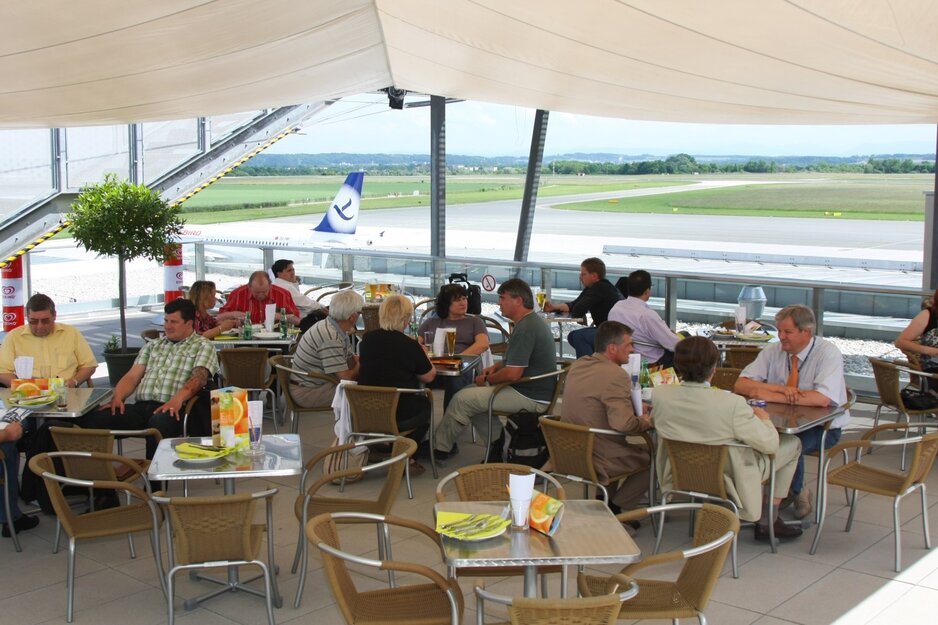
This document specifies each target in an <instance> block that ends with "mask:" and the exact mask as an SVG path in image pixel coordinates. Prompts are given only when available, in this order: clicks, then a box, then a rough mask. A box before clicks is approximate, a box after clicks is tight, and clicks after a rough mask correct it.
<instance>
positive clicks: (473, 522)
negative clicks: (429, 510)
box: [436, 512, 511, 540]
mask: <svg viewBox="0 0 938 625" xmlns="http://www.w3.org/2000/svg"><path fill="white" fill-rule="evenodd" d="M509 525H511V521H510V520H509V519H503V518H502V517H500V516H497V515H494V514H471V513H469V512H439V513H438V514H437V515H436V531H437V533H438V534H441V535H442V536H448V537H450V538H456V539H459V540H482V539H484V538H489V537H492V536H498V535H499V534H501V533H502V532H503V531H505V528H506V527H508V526H509Z"/></svg>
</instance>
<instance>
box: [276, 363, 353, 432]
mask: <svg viewBox="0 0 938 625" xmlns="http://www.w3.org/2000/svg"><path fill="white" fill-rule="evenodd" d="M269 362H270V366H271V367H273V370H274V371H276V373H277V384H278V385H279V386H280V392H281V393H283V399H284V412H285V413H286V412H289V413H290V418H291V419H292V424H291V426H290V431H291V432H293V433H294V434H296V433H297V431H298V430H299V428H300V415H301V414H304V413H313V412H332V403H331V402H330V403H329V405H328V406H326V405H323V406H311V407H309V408H304V407H303V406H300V405H299V404H298V403H296V400H295V399H293V394H292V393H291V391H290V375H291V374H295V375H301V376H306V377H309V378H315V379H317V380H323V381H325V382H329V383H330V384H334V385H338V384H339V378H337V377H335V376H333V375H327V374H325V373H317V372H315V371H300V370H299V369H292V368H290V367H289V366H287V363H286V359H285V358H284V356H283V355H281V354H278V355H276V356H271V358H270V361H269Z"/></svg>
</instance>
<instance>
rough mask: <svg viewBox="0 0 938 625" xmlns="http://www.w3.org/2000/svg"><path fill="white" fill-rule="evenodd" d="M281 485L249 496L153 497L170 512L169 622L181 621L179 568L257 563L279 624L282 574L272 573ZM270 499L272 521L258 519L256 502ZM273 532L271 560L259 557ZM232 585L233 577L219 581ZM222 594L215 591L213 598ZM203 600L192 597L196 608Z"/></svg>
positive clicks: (191, 603) (271, 614) (269, 618)
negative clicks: (177, 612) (177, 595)
mask: <svg viewBox="0 0 938 625" xmlns="http://www.w3.org/2000/svg"><path fill="white" fill-rule="evenodd" d="M275 494H277V489H276V488H272V489H270V490H265V491H263V492H259V493H253V494H250V493H247V494H243V495H238V494H236V495H221V496H216V497H172V498H167V497H153V501H154V502H155V503H157V504H159V505H160V506H161V507H163V508H164V509H165V511H166V518H167V522H166V544H167V554H168V557H169V571H167V573H166V601H167V615H168V622H169V625H173V621H174V620H175V605H174V601H173V599H174V598H175V597H174V595H175V592H174V591H175V577H176V573H178V572H179V571H192V570H194V569H212V568H218V567H219V566H229V567H230V566H248V565H253V566H256V567H258V568H259V569H260V570H261V573H262V576H263V578H264V599H265V600H266V602H267V622H268V624H269V625H274V611H273V605H276V606H277V607H280V605H281V604H282V600H281V599H280V594H279V591H278V590H277V578H276V576H275V575H271V569H274V568H275V565H274V536H273V530H274V523H273V517H274V513H273V499H274V495H275ZM260 499H263V500H264V501H265V503H266V508H267V515H266V523H264V524H257V523H253V522H252V521H253V518H254V503H255V502H256V501H258V500H260ZM265 532H266V533H267V563H266V564H265V563H264V562H263V561H262V560H259V559H258V558H257V555H258V552H259V551H260V546H261V540H262V539H263V535H264V533H265ZM199 579H208V580H209V581H213V582H215V583H219V584H223V585H224V586H226V588H225V589H224V590H227V586H228V581H227V580H225V581H216V580H213V579H210V578H201V577H200V578H199ZM216 594H218V593H210V594H208V595H206V596H205V597H203V598H204V599H207V598H209V597H213V596H215V595H216ZM199 601H200V599H190V600H188V601H186V608H187V609H191V607H194V606H195V605H197V604H198V603H199Z"/></svg>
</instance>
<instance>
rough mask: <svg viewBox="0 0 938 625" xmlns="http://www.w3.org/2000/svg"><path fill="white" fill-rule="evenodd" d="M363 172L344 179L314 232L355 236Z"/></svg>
mask: <svg viewBox="0 0 938 625" xmlns="http://www.w3.org/2000/svg"><path fill="white" fill-rule="evenodd" d="M364 178H365V172H362V171H353V172H351V173H349V175H348V178H346V179H345V184H343V185H342V188H341V189H339V192H338V193H337V194H336V196H335V199H334V200H332V205H331V206H330V207H329V210H327V211H326V214H325V215H324V216H323V218H322V221H321V222H319V225H318V226H316V227H315V228H313V230H314V231H315V232H333V233H336V234H355V228H356V227H357V226H358V212H359V210H360V208H361V199H362V181H363V180H364Z"/></svg>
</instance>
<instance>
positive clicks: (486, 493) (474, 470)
mask: <svg viewBox="0 0 938 625" xmlns="http://www.w3.org/2000/svg"><path fill="white" fill-rule="evenodd" d="M512 473H514V474H516V475H527V474H528V473H534V474H535V475H537V477H536V478H535V480H537V479H538V478H540V479H544V480H547V482H548V483H550V484H551V485H552V486H553V489H554V491H555V492H554V493H553V494H552V495H551V496H552V497H554V498H556V499H566V498H567V494H566V491H564V489H563V487H562V486H561V485H560V482H558V481H557V480H556V479H555V478H554V477H553V476H551V475H548V474H546V473H544V472H543V471H540V470H539V469H534V468H532V467H529V466H526V465H523V464H511V463H508V462H492V463H489V464H473V465H469V466H465V467H462V468H461V469H459V470H457V471H455V472H453V473H450V474H449V475H448V476H446V477H444V478H443V479H442V480H440V483H439V484H438V485H437V489H436V500H437V501H447V498H446V486H447V484H449V483H450V482H452V484H453V486H454V487H455V488H456V496H457V498H458V500H459V501H508V489H507V488H506V485H507V484H508V476H509V475H511V474H512Z"/></svg>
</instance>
